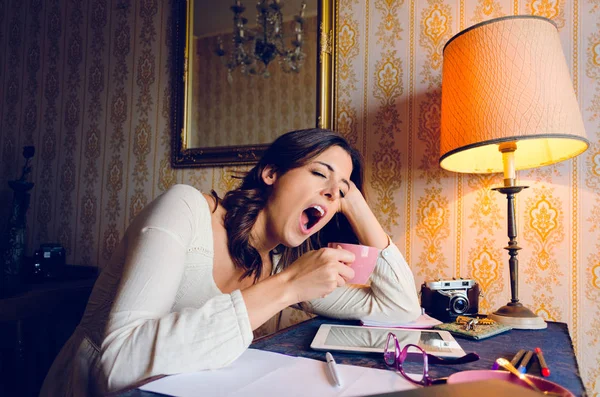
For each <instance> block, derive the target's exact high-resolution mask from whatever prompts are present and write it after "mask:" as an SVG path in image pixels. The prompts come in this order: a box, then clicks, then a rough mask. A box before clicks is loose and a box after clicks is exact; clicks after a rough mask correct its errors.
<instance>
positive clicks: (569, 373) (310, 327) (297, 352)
mask: <svg viewBox="0 0 600 397" xmlns="http://www.w3.org/2000/svg"><path fill="white" fill-rule="evenodd" d="M321 324H347V325H358V324H359V323H358V322H356V321H336V320H332V319H327V318H321V317H317V318H314V319H312V320H308V321H305V322H303V323H300V324H297V325H294V326H292V327H289V328H286V329H284V330H281V331H279V332H276V333H274V334H272V335H268V336H266V337H263V338H261V339H259V340H257V341H255V342H254V343H252V345H250V347H251V348H254V349H261V350H266V351H271V352H276V353H283V354H287V355H290V356H300V357H308V358H314V359H317V360H321V361H325V354H324V353H323V352H318V351H315V350H312V349H311V348H310V343H311V342H312V340H313V338H314V336H315V334H316V332H317V330H318V329H319V326H320V325H321ZM456 339H457V341H458V342H459V344H460V345H461V346H462V348H463V349H464V350H465V352H467V353H468V352H476V353H478V354H479V356H480V357H481V358H480V360H478V361H476V362H473V363H469V364H462V365H430V368H429V372H430V374H431V375H432V376H433V377H435V378H437V377H444V376H449V375H451V374H453V373H455V372H459V371H465V370H471V369H490V368H491V367H492V364H493V363H494V361H495V360H496V359H497V358H498V357H505V358H507V359H509V360H510V359H512V357H513V356H514V354H515V353H516V352H517V351H518V350H519V349H527V350H533V349H534V348H536V347H540V348H541V349H542V351H543V352H544V358H545V359H546V362H547V364H548V367H549V368H550V370H551V376H550V377H549V378H548V379H549V380H551V381H553V382H556V383H558V384H560V385H562V386H564V387H566V388H568V389H569V390H571V391H572V392H573V393H574V394H575V395H576V396H582V395H584V390H585V389H584V386H583V382H582V381H581V377H580V376H579V367H578V365H577V361H576V359H575V355H574V351H573V344H572V342H571V337H570V336H569V331H568V328H567V325H566V324H564V323H553V322H549V323H548V328H547V329H545V330H537V331H533V330H531V331H529V330H511V331H508V332H506V333H504V334H501V335H496V336H494V337H491V338H489V339H485V340H483V341H475V340H469V339H463V338H458V337H457V338H456ZM335 359H336V361H337V362H338V363H342V364H350V365H360V366H365V367H372V368H386V366H385V363H384V362H383V358H382V357H381V355H380V354H374V353H341V352H336V353H335ZM410 365H411V363H409V367H408V370H409V371H410V370H411V368H410ZM528 373H530V374H533V375H538V376H539V375H540V368H539V365H538V363H537V360H533V363H532V364H531V365H530V367H529V371H528ZM119 396H120V397H151V396H157V395H156V394H154V393H148V392H142V391H140V390H137V389H136V390H131V391H128V392H126V393H123V394H119Z"/></svg>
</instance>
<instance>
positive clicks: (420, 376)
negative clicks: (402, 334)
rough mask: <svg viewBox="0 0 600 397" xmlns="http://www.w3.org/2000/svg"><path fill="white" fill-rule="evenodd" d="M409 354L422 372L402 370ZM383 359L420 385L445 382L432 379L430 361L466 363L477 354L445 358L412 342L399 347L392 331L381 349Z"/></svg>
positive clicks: (441, 379) (443, 379) (440, 379)
mask: <svg viewBox="0 0 600 397" xmlns="http://www.w3.org/2000/svg"><path fill="white" fill-rule="evenodd" d="M409 349H412V351H411V352H410V353H409V351H408V350H409ZM409 354H410V356H411V361H412V362H416V363H421V364H422V369H423V371H422V373H416V374H413V373H411V374H407V373H406V372H405V371H404V367H403V364H404V361H405V360H406V358H407V357H408V356H409ZM383 360H384V361H385V363H386V365H387V366H389V367H392V368H395V369H396V370H397V371H398V372H400V374H401V375H402V376H403V377H404V378H405V379H406V380H408V381H410V382H412V383H414V384H417V385H421V386H431V385H436V384H441V383H446V378H439V379H434V378H432V377H431V376H430V375H429V363H430V361H431V363H432V364H466V363H470V362H473V361H477V360H479V356H478V355H477V354H476V353H468V354H465V355H464V356H462V357H458V358H450V359H447V358H443V357H437V356H434V355H431V354H428V353H426V352H425V350H423V349H422V348H421V347H420V346H418V345H414V344H412V343H410V344H407V345H405V346H404V347H403V348H402V349H400V344H399V343H398V338H396V335H394V333H392V332H390V333H388V336H387V342H386V344H385V350H384V351H383Z"/></svg>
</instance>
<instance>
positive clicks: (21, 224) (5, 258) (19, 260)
mask: <svg viewBox="0 0 600 397" xmlns="http://www.w3.org/2000/svg"><path fill="white" fill-rule="evenodd" d="M8 184H9V186H10V188H11V189H12V190H13V192H14V195H13V205H12V209H11V212H10V218H9V219H8V224H7V227H6V232H5V235H4V239H3V245H4V246H3V247H2V248H3V249H2V257H1V258H0V259H1V263H0V264H1V266H2V273H1V274H0V276H1V277H0V278H1V285H0V296H3V297H7V296H12V295H15V294H17V293H18V292H19V291H20V290H21V286H22V285H21V274H22V267H23V260H24V258H25V242H26V240H27V238H26V226H27V222H26V215H27V209H28V208H29V198H30V194H29V191H30V190H31V188H33V183H31V182H26V181H24V180H16V181H9V182H8Z"/></svg>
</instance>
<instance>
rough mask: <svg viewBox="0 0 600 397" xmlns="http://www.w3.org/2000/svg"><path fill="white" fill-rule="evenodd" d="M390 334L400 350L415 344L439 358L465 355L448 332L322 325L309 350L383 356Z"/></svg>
mask: <svg viewBox="0 0 600 397" xmlns="http://www.w3.org/2000/svg"><path fill="white" fill-rule="evenodd" d="M389 332H393V333H394V334H395V335H396V338H397V339H398V343H399V344H400V348H401V349H402V348H403V347H404V346H405V345H407V344H410V343H412V344H414V345H417V346H420V347H421V348H422V349H423V350H425V351H426V352H427V353H430V354H434V355H436V356H439V357H461V356H464V355H465V352H464V350H463V349H462V347H460V345H459V344H458V342H457V341H456V339H454V337H453V336H452V335H451V334H450V333H449V332H448V331H440V330H422V329H399V328H375V327H361V326H356V325H333V324H321V326H320V327H319V330H318V331H317V334H316V335H315V338H314V339H313V341H312V343H311V344H310V347H311V348H313V349H315V350H333V351H343V352H372V353H383V350H384V349H385V343H386V341H387V335H388V333H389Z"/></svg>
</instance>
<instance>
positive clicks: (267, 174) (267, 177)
mask: <svg viewBox="0 0 600 397" xmlns="http://www.w3.org/2000/svg"><path fill="white" fill-rule="evenodd" d="M261 177H262V180H263V182H264V183H265V184H266V185H269V186H271V185H272V184H274V183H275V181H276V180H277V173H276V172H275V170H274V169H273V167H272V166H270V165H268V166H266V167H265V168H263V170H262V173H261Z"/></svg>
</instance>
